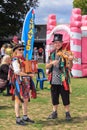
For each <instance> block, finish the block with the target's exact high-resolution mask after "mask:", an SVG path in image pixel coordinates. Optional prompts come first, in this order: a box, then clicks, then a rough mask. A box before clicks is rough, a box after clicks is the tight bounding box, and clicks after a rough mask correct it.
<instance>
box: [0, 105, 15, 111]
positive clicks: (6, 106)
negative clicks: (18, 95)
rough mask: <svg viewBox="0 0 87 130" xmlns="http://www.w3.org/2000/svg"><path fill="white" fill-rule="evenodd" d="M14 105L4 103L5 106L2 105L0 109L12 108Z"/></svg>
mask: <svg viewBox="0 0 87 130" xmlns="http://www.w3.org/2000/svg"><path fill="white" fill-rule="evenodd" d="M12 107H13V106H12V105H11V106H8V105H3V106H0V110H4V109H6V110H7V109H10V108H12Z"/></svg>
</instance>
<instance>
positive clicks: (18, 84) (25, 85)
mask: <svg viewBox="0 0 87 130" xmlns="http://www.w3.org/2000/svg"><path fill="white" fill-rule="evenodd" d="M24 60H25V59H24V58H23V57H21V58H19V57H14V58H12V66H11V67H10V70H9V74H10V75H11V76H10V80H11V83H12V89H11V93H13V94H15V95H16V96H17V97H19V99H20V100H21V101H23V100H22V98H24V99H25V98H28V99H30V90H31V94H32V95H31V97H32V98H36V89H35V86H34V83H33V81H32V79H31V77H27V76H19V75H18V72H19V71H21V70H20V68H23V69H24V67H25V65H24V62H23V61H24ZM19 65H20V67H19ZM13 71H14V72H13ZM14 90H15V91H14Z"/></svg>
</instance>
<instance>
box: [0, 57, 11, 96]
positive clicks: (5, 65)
mask: <svg viewBox="0 0 87 130" xmlns="http://www.w3.org/2000/svg"><path fill="white" fill-rule="evenodd" d="M10 63H11V58H10V56H9V55H5V56H3V58H2V60H1V65H0V81H1V82H2V80H3V81H4V82H2V83H3V84H4V85H2V86H1V83H0V86H1V87H0V91H1V92H3V90H5V89H6V88H7V95H9V94H10V92H9V91H10V86H9V81H8V71H9V65H10Z"/></svg>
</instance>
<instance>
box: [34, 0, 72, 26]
mask: <svg viewBox="0 0 87 130" xmlns="http://www.w3.org/2000/svg"><path fill="white" fill-rule="evenodd" d="M39 2H40V3H39V7H38V8H36V10H35V14H36V16H35V17H36V19H35V23H36V24H46V23H47V19H48V16H49V15H50V14H56V17H57V21H58V22H60V23H64V22H65V23H69V19H70V15H71V10H72V2H73V0H64V1H62V0H39Z"/></svg>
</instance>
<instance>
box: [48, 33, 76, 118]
mask: <svg viewBox="0 0 87 130" xmlns="http://www.w3.org/2000/svg"><path fill="white" fill-rule="evenodd" d="M62 39H63V35H62V34H54V38H53V44H54V48H55V50H54V52H51V53H50V55H49V61H48V63H47V64H46V69H49V72H50V73H51V81H50V83H51V98H52V104H53V112H52V113H51V114H50V115H49V116H48V119H56V118H57V117H58V113H57V110H58V104H59V95H61V97H62V102H63V105H64V108H65V118H66V120H71V115H70V110H69V104H70V87H69V83H70V70H71V68H72V60H73V55H72V54H71V55H70V54H69V55H68V56H67V57H68V58H66V55H65V54H64V51H63V48H62V47H63V41H62ZM67 61H68V63H67Z"/></svg>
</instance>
